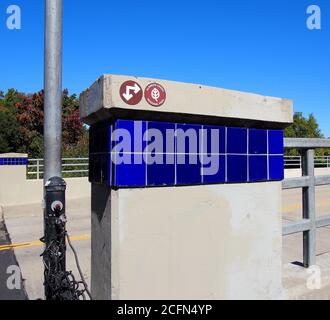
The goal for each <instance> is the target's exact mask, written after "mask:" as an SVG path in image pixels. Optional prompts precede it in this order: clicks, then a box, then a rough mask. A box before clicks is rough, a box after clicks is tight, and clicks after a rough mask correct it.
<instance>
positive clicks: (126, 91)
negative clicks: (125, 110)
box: [120, 81, 143, 106]
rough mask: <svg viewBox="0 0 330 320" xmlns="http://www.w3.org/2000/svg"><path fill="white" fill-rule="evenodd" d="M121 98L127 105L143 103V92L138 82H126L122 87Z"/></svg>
mask: <svg viewBox="0 0 330 320" xmlns="http://www.w3.org/2000/svg"><path fill="white" fill-rule="evenodd" d="M120 96H121V98H122V99H123V101H124V102H125V103H127V104H129V105H131V106H134V105H136V104H139V103H140V102H141V100H142V98H143V91H142V88H141V87H140V85H139V84H138V83H137V82H135V81H126V82H124V83H123V84H122V86H121V87H120Z"/></svg>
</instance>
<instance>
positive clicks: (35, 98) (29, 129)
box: [0, 89, 88, 158]
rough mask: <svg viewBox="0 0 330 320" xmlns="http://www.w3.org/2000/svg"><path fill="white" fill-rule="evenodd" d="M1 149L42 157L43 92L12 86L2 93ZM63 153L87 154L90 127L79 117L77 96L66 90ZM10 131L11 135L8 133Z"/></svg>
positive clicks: (0, 109) (64, 95) (0, 104)
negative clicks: (24, 90)
mask: <svg viewBox="0 0 330 320" xmlns="http://www.w3.org/2000/svg"><path fill="white" fill-rule="evenodd" d="M1 96H2V98H1V99H0V114H1V123H0V125H1V129H0V130H1V135H0V137H1V141H0V142H1V144H0V145H1V149H0V152H9V151H10V152H22V153H27V154H28V155H29V156H30V157H37V158H39V157H43V153H44V146H43V132H44V92H43V91H39V92H37V93H34V94H28V95H26V94H23V93H20V92H18V91H17V90H14V89H10V90H8V92H7V93H6V94H5V95H3V94H2V95H1V94H0V97H1ZM62 121H63V132H62V134H63V153H64V154H71V155H72V156H75V153H78V154H79V156H87V155H88V140H87V139H86V134H87V131H88V130H87V129H86V128H85V127H84V126H83V124H82V123H81V121H80V117H79V100H78V99H77V96H76V95H69V92H68V90H64V91H63V118H62ZM8 132H11V133H10V134H7V133H8Z"/></svg>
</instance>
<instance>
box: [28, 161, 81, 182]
mask: <svg viewBox="0 0 330 320" xmlns="http://www.w3.org/2000/svg"><path fill="white" fill-rule="evenodd" d="M43 174H44V160H43V159H29V160H28V165H27V175H28V179H43ZM62 174H63V177H64V178H75V177H87V176H88V158H63V159H62Z"/></svg>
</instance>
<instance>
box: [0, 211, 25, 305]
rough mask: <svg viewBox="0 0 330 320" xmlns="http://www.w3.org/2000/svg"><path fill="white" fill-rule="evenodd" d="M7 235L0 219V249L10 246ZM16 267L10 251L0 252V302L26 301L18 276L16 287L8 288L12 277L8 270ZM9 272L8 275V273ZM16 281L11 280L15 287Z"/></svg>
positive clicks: (15, 261) (21, 282)
mask: <svg viewBox="0 0 330 320" xmlns="http://www.w3.org/2000/svg"><path fill="white" fill-rule="evenodd" d="M10 244H11V242H10V239H9V235H8V232H7V229H6V226H5V224H4V222H3V220H2V219H1V217H0V248H4V246H8V245H10ZM12 266H18V263H17V260H16V257H15V255H14V252H13V251H12V250H2V251H1V250H0V300H27V295H26V292H25V290H24V285H23V281H22V278H21V277H20V276H18V278H17V279H19V280H18V282H17V283H18V287H17V288H16V287H15V288H11V289H10V288H8V280H9V282H11V281H10V279H9V277H10V276H11V275H13V273H11V272H13V271H11V270H10V269H8V268H11V267H12ZM9 272H10V273H9ZM15 281H16V279H13V282H11V283H12V284H14V285H15Z"/></svg>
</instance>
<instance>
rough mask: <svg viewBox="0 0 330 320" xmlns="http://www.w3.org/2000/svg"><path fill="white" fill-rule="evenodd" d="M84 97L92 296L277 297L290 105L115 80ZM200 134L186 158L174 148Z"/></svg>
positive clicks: (199, 88)
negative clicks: (88, 173)
mask: <svg viewBox="0 0 330 320" xmlns="http://www.w3.org/2000/svg"><path fill="white" fill-rule="evenodd" d="M80 100H81V103H80V106H81V118H82V120H83V121H84V122H85V123H86V124H88V125H90V126H91V130H90V138H91V139H90V146H91V147H90V182H91V183H92V212H91V215H92V295H93V297H94V298H95V299H115V300H116V299H279V298H281V295H282V285H281V251H282V248H281V247H282V234H281V229H282V224H281V192H282V191H281V181H282V180H283V178H284V163H283V153H284V147H283V129H284V128H285V127H286V126H288V125H289V124H290V123H291V122H292V116H293V112H292V102H291V101H289V100H285V99H278V98H271V97H264V96H260V95H255V94H250V93H242V92H236V91H230V90H224V89H218V88H209V87H204V86H199V85H193V84H184V83H177V82H170V81H162V80H155V79H144V78H134V77H123V76H112V75H105V76H102V77H101V78H100V79H99V80H98V81H97V82H95V83H94V84H93V85H92V86H91V87H90V88H89V89H87V90H86V91H85V92H83V93H82V95H81V98H80ZM155 129H156V133H157V132H160V133H162V135H160V139H158V140H157V137H158V136H157V134H156V133H155ZM172 129H173V131H171V130H172ZM120 130H121V131H120ZM157 130H158V131H157ZM179 130H181V131H179ZM123 132H124V133H125V132H126V133H127V136H128V137H131V141H130V140H126V138H127V137H126V136H125V134H124V135H123V136H122V134H123ZM182 132H183V133H184V134H185V135H184V138H183V140H180V139H181V138H182V137H181V138H180V134H182ZM165 133H167V134H168V135H164V134H165ZM213 134H214V136H212V135H213ZM119 136H120V138H119ZM151 136H152V137H151ZM125 137H126V138H125ZM165 137H166V138H165ZM195 137H196V141H198V143H197V145H192V146H191V145H190V144H189V146H188V147H192V149H189V151H185V152H183V153H182V152H181V149H180V141H181V142H182V141H184V142H185V143H183V147H185V146H186V144H187V141H189V142H191V141H193V140H194V138H195ZM210 137H213V138H214V137H217V139H218V140H217V139H215V140H216V143H215V144H216V145H217V146H218V149H217V148H215V149H213V145H214V143H213V144H212V145H211V142H213V140H210ZM162 138H163V140H162ZM123 139H124V140H123ZM144 140H147V141H144ZM149 140H150V141H149ZM155 141H156V142H155ZM118 145H120V146H121V147H125V150H121V149H120V148H115V147H116V146H118ZM160 145H161V146H162V147H163V150H164V151H163V152H159V149H157V147H159V146H160ZM155 146H156V149H157V150H158V151H157V150H156V154H155V153H154V152H153V151H155V150H153V151H151V149H152V148H153V147H155ZM165 146H166V148H165ZM173 146H174V147H173ZM171 147H172V148H171ZM181 147H182V146H181ZM167 148H168V149H167ZM210 148H211V149H210ZM127 150H129V152H128V151H127ZM122 151H124V153H123V152H122ZM194 155H197V160H196V159H195V161H196V162H194V160H191V159H193V158H194V157H193V156H194ZM157 156H158V158H157ZM207 156H208V157H209V159H211V160H212V162H211V163H208V162H206V157H207ZM151 158H152V159H153V160H155V159H156V158H157V159H158V160H159V159H165V160H166V161H165V163H162V164H161V163H160V162H159V163H158V162H157V163H156V164H151V162H150V159H151ZM173 159H174V161H172V160H173ZM118 160H123V161H125V163H124V164H119V163H118ZM129 160H131V163H129ZM213 160H215V161H214V163H216V162H218V168H217V170H216V171H214V172H212V174H211V173H210V171H209V170H208V168H209V166H210V165H211V166H212V165H213V164H214V163H213ZM156 161H157V160H156ZM207 164H208V165H207ZM211 171H212V170H211ZM206 172H208V173H207V174H206Z"/></svg>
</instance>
